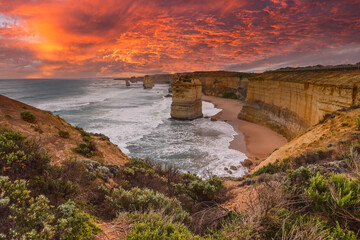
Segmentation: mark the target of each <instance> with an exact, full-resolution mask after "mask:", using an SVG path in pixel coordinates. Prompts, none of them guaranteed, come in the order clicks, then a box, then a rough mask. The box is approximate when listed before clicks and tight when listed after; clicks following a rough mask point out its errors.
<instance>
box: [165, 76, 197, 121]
mask: <svg viewBox="0 0 360 240" xmlns="http://www.w3.org/2000/svg"><path fill="white" fill-rule="evenodd" d="M201 96H202V92H201V82H200V81H199V80H198V79H195V78H194V77H193V76H191V75H178V79H177V80H176V81H175V83H174V85H173V96H172V104H171V117H172V118H174V119H179V120H193V119H196V118H201V117H202V116H203V114H202V103H201Z"/></svg>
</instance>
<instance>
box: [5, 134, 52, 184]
mask: <svg viewBox="0 0 360 240" xmlns="http://www.w3.org/2000/svg"><path fill="white" fill-rule="evenodd" d="M49 162H50V157H49V156H47V155H46V154H43V153H41V151H40V149H39V147H38V146H37V145H36V144H35V143H34V142H30V141H27V140H26V138H25V137H24V136H22V135H21V134H20V133H18V132H13V131H6V130H3V131H0V173H1V174H2V175H7V176H9V177H10V178H11V179H19V178H25V179H27V178H30V177H32V176H37V175H42V174H43V173H44V171H45V170H46V169H48V168H49V166H50V165H49Z"/></svg>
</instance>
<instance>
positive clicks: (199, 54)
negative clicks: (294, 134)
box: [0, 0, 360, 78]
mask: <svg viewBox="0 0 360 240" xmlns="http://www.w3.org/2000/svg"><path fill="white" fill-rule="evenodd" d="M0 9H1V10H0V46H1V47H0V77H1V78H6V77H92V76H116V75H117V76H120V75H121V76H130V75H141V74H146V73H150V72H151V73H162V72H182V71H195V70H221V69H231V70H253V69H258V68H257V67H256V66H254V65H255V64H256V63H259V64H260V65H261V64H262V65H261V66H262V68H260V69H269V68H272V67H276V66H278V62H277V61H278V60H277V59H284V62H285V63H289V64H292V65H303V64H304V61H303V59H308V63H307V65H309V64H312V63H313V62H312V61H315V60H316V61H317V62H316V63H320V64H327V63H330V62H331V63H333V62H335V61H334V60H338V62H339V63H343V62H354V61H360V60H359V59H356V54H354V52H349V54H334V51H337V50H339V51H341V49H342V48H343V47H345V46H346V48H351V47H352V46H353V47H354V50H355V51H359V50H358V49H359V48H358V45H359V44H360V18H359V17H358V12H360V4H359V3H358V0H344V1H335V0H327V1H323V0H315V1H314V0H243V1H240V0H224V1H215V0H206V1H205V0H178V1H169V0H153V1H145V0H132V1H130V0H122V1H116V0H86V1H85V0H77V1H70V0H31V1H29V0H12V1H8V0H0ZM331 49H332V50H331ZM298 56H301V59H299V61H297V57H298ZM306 56H314V57H313V58H311V57H306ZM329 56H331V57H332V58H334V57H335V58H336V57H337V59H329ZM358 56H359V58H360V53H359V54H358ZM312 59H314V60H312ZM330 60H331V61H330ZM305 65H306V64H305ZM248 66H250V67H248Z"/></svg>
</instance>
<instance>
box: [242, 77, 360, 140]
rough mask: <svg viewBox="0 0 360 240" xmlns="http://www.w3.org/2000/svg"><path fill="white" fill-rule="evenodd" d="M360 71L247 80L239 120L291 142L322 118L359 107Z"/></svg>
mask: <svg viewBox="0 0 360 240" xmlns="http://www.w3.org/2000/svg"><path fill="white" fill-rule="evenodd" d="M359 90H360V71H348V72H344V71H342V72H340V71H339V72H334V71H333V72H291V73H275V72H269V73H264V74H261V75H259V76H257V77H254V78H252V79H250V81H249V86H248V90H247V98H246V102H247V103H248V104H247V105H246V106H244V107H243V110H242V111H241V113H240V114H239V118H240V119H243V120H247V121H251V122H255V123H259V124H262V125H265V126H268V127H270V128H272V129H274V130H276V131H277V132H279V133H281V134H283V135H284V136H286V137H287V138H288V139H291V138H294V137H295V136H297V135H298V134H299V133H301V132H303V131H305V130H306V129H307V128H309V127H310V126H312V125H315V124H317V123H318V122H319V121H320V120H322V119H323V118H324V116H325V115H326V114H329V113H332V112H334V111H336V110H339V109H342V108H347V107H350V106H352V105H357V104H360V93H359Z"/></svg>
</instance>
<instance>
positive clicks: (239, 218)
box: [206, 214, 263, 240]
mask: <svg viewBox="0 0 360 240" xmlns="http://www.w3.org/2000/svg"><path fill="white" fill-rule="evenodd" d="M255 225H257V223H256V222H255V221H254V222H251V221H247V219H246V216H243V215H237V214H233V215H232V216H231V217H230V218H228V219H225V220H223V222H222V224H221V228H220V229H211V230H210V233H209V234H208V235H207V236H206V237H207V239H211V240H215V239H224V240H232V239H247V240H250V239H263V238H262V237H261V235H260V233H259V232H258V231H257V230H256V226H255Z"/></svg>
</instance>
